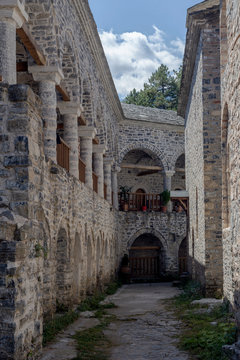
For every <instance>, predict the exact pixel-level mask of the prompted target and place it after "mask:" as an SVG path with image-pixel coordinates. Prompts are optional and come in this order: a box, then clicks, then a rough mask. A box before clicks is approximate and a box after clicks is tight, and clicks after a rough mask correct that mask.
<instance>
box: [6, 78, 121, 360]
mask: <svg viewBox="0 0 240 360" xmlns="http://www.w3.org/2000/svg"><path fill="white" fill-rule="evenodd" d="M8 98H9V100H8ZM1 101H2V103H1V105H2V106H1V111H3V113H2V116H1V120H2V124H3V126H2V128H1V129H2V134H1V139H2V140H4V142H2V144H4V146H3V147H2V152H1V169H0V174H1V179H2V181H1V198H0V200H1V239H2V241H1V262H2V263H3V264H4V263H5V264H6V265H4V266H2V267H1V308H2V310H3V312H4V313H5V312H6V313H9V317H7V318H5V320H3V322H2V329H3V328H4V329H5V330H4V331H3V332H2V333H1V337H2V338H1V352H0V354H1V355H0V358H1V359H8V358H9V359H12V358H13V356H15V357H14V358H16V359H19V360H20V359H25V358H26V357H27V353H28V352H29V351H30V350H29V349H31V347H32V346H33V345H32V344H34V346H33V347H34V349H33V351H34V350H35V345H37V348H38V349H40V348H41V335H42V321H43V316H51V315H52V314H53V313H54V312H55V310H56V304H57V301H58V303H60V304H61V303H62V304H65V305H73V303H79V301H81V299H83V298H84V297H85V296H86V293H91V292H92V291H93V289H95V288H97V287H98V288H101V287H102V286H103V285H104V284H105V283H107V282H108V281H110V279H112V278H114V277H115V273H116V270H117V267H118V262H119V261H118V256H119V249H118V235H117V228H118V225H117V216H116V212H115V211H114V210H112V206H111V204H109V203H108V202H107V201H106V200H104V199H102V198H100V197H99V196H98V195H97V194H96V193H94V192H93V191H92V190H91V189H89V188H87V187H86V186H85V185H84V184H83V183H81V182H79V180H77V179H76V178H74V177H72V176H70V175H69V173H67V172H66V171H65V170H64V169H63V168H61V167H60V166H58V165H56V164H54V163H53V162H52V161H51V160H49V161H47V162H46V161H45V157H44V156H43V152H44V149H43V141H42V138H43V130H42V121H41V117H40V116H39V112H38V109H39V103H38V100H37V99H36V97H35V95H34V94H33V92H32V91H31V89H30V88H29V87H28V86H26V85H19V86H11V87H10V88H9V91H8V88H7V86H5V85H3V86H1ZM3 134H4V135H3ZM10 318H11V320H10ZM6 344H7V347H6ZM6 352H8V353H6ZM13 353H14V355H13Z"/></svg>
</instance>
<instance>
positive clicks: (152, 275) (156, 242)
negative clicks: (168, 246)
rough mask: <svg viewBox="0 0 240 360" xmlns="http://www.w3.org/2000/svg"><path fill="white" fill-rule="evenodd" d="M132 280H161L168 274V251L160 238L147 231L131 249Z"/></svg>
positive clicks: (138, 237) (135, 241)
mask: <svg viewBox="0 0 240 360" xmlns="http://www.w3.org/2000/svg"><path fill="white" fill-rule="evenodd" d="M129 262H130V267H131V278H132V280H138V281H139V280H141V281H143V280H144V281H153V280H159V279H160V278H161V277H162V276H164V274H165V273H166V251H165V249H164V246H163V244H162V241H161V240H160V238H159V237H157V236H155V235H154V234H153V233H148V232H147V231H145V232H144V233H143V234H141V235H139V236H137V237H136V238H135V240H134V242H133V243H132V245H131V247H130V249H129Z"/></svg>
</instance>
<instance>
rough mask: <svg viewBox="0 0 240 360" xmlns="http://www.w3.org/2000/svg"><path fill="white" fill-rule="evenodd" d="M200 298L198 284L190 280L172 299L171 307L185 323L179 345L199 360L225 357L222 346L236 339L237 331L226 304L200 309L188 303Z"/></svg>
mask: <svg viewBox="0 0 240 360" xmlns="http://www.w3.org/2000/svg"><path fill="white" fill-rule="evenodd" d="M201 297H202V296H201V288H200V286H199V284H197V283H195V282H189V283H188V284H187V285H186V287H184V289H183V293H182V294H180V295H179V296H177V297H175V298H174V300H173V301H172V304H171V309H172V310H173V311H174V312H175V313H176V315H177V316H178V318H179V319H180V320H181V321H182V322H183V323H184V324H185V325H186V327H185V330H183V332H182V334H181V335H180V339H179V346H180V348H181V349H183V350H188V351H189V352H190V353H191V354H193V355H195V357H196V359H199V360H216V359H218V360H227V359H228V358H227V357H226V356H225V355H224V354H223V353H222V346H223V345H226V344H232V343H233V342H235V341H236V330H237V329H236V325H235V323H234V321H233V318H232V314H231V313H230V312H229V306H228V304H225V303H224V304H222V305H220V306H217V307H215V308H213V310H212V311H206V312H202V311H201V310H200V309H203V308H200V307H199V305H191V302H192V301H193V300H196V299H199V298H201Z"/></svg>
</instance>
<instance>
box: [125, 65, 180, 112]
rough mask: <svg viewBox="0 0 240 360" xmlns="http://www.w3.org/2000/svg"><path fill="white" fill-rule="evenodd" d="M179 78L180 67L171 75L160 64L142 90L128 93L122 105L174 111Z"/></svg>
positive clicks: (165, 67) (166, 68)
mask: <svg viewBox="0 0 240 360" xmlns="http://www.w3.org/2000/svg"><path fill="white" fill-rule="evenodd" d="M181 76H182V67H181V66H180V67H179V69H178V70H174V71H173V73H172V74H171V73H170V71H169V69H168V67H167V66H166V65H163V64H162V65H160V66H159V68H158V69H157V70H156V71H155V72H153V73H152V75H151V77H150V78H149V79H148V82H147V83H145V84H144V86H143V89H141V90H139V91H137V90H136V89H133V90H132V91H130V93H129V94H128V95H127V96H126V98H125V99H124V103H126V104H135V105H142V106H147V107H154V108H158V109H167V110H170V109H171V110H176V109H177V105H178V95H179V90H180V82H181Z"/></svg>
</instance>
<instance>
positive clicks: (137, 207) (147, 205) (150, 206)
mask: <svg viewBox="0 0 240 360" xmlns="http://www.w3.org/2000/svg"><path fill="white" fill-rule="evenodd" d="M125 200H126V201H125ZM119 203H120V207H121V208H123V207H124V204H127V207H128V211H141V210H150V211H160V207H161V201H160V194H140V193H129V194H126V199H124V197H123V196H122V195H121V193H120V194H119Z"/></svg>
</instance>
